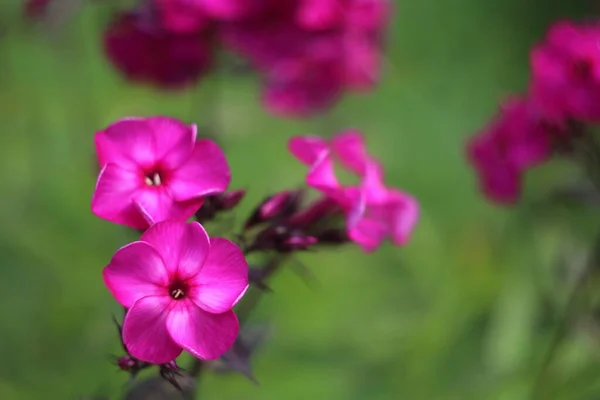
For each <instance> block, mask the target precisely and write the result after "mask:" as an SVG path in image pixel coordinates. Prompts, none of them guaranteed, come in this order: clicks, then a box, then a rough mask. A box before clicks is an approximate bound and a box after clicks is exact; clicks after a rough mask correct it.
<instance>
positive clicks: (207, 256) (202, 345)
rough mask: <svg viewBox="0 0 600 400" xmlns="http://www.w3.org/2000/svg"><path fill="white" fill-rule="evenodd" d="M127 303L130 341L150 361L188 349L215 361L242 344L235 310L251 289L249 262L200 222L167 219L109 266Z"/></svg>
mask: <svg viewBox="0 0 600 400" xmlns="http://www.w3.org/2000/svg"><path fill="white" fill-rule="evenodd" d="M103 276H104V282H105V283H106V286H107V287H108V289H109V290H110V292H111V293H112V295H113V296H114V297H115V299H116V300H117V301H118V302H119V303H120V304H121V305H122V306H124V307H126V308H127V309H128V310H127V314H126V316H125V320H124V323H123V342H124V344H125V346H126V347H127V350H128V351H129V353H131V355H132V356H134V357H135V358H138V359H140V360H142V361H146V362H150V363H154V364H162V363H167V362H170V361H172V360H174V359H175V358H177V356H179V354H180V353H181V351H182V350H186V351H188V352H189V353H191V354H192V355H194V356H195V357H198V358H201V359H207V360H212V359H216V358H219V357H220V356H222V355H223V354H224V353H225V352H226V351H227V350H228V349H229V348H230V347H231V346H232V345H233V343H234V341H235V339H236V337H237V335H238V331H239V324H238V320H237V318H236V316H235V314H234V313H233V311H232V310H231V309H232V307H233V306H234V305H235V304H236V303H237V302H238V301H239V300H240V298H241V297H242V296H243V294H244V292H245V291H246V289H247V287H248V264H247V263H246V260H245V259H244V255H243V254H242V251H241V250H240V249H239V248H238V247H237V246H236V245H235V244H234V243H232V242H230V241H229V240H226V239H221V238H212V239H211V238H209V237H208V235H207V233H206V231H205V230H204V228H203V227H202V225H200V224H199V223H197V222H192V223H187V224H186V223H184V222H177V221H164V222H159V223H157V224H155V225H153V226H152V227H150V228H149V229H148V230H147V231H146V232H145V233H144V234H143V235H142V237H141V240H140V241H138V242H133V243H130V244H128V245H126V246H124V247H122V248H120V249H119V250H118V251H117V252H116V253H115V255H114V256H113V258H112V260H111V261H110V264H108V265H107V266H106V267H105V268H104V271H103Z"/></svg>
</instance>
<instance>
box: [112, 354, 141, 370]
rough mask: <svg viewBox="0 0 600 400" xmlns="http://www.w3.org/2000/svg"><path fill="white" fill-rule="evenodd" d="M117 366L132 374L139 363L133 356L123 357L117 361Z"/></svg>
mask: <svg viewBox="0 0 600 400" xmlns="http://www.w3.org/2000/svg"><path fill="white" fill-rule="evenodd" d="M117 366H118V367H119V368H120V369H121V370H123V371H127V372H131V371H133V370H134V369H136V367H137V366H138V361H137V360H136V359H135V358H133V357H131V356H123V357H120V358H119V359H118V360H117Z"/></svg>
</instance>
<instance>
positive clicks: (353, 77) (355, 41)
mask: <svg viewBox="0 0 600 400" xmlns="http://www.w3.org/2000/svg"><path fill="white" fill-rule="evenodd" d="M269 10H270V12H269V13H264V14H263V15H262V17H261V16H257V17H256V18H251V19H248V20H244V21H242V22H240V23H232V24H228V25H226V26H224V27H223V29H222V34H223V37H224V40H225V42H226V44H227V45H228V46H230V47H232V48H233V49H234V50H236V51H238V52H239V53H241V54H243V55H244V56H245V57H247V58H248V59H249V60H251V62H252V64H253V65H254V66H255V67H256V68H257V70H258V71H259V72H260V73H261V75H262V76H263V78H264V79H263V80H264V85H265V86H264V91H263V96H262V99H263V102H264V103H265V105H266V108H267V109H268V110H269V111H271V112H272V113H274V114H277V115H282V116H291V117H306V116H310V115H314V114H316V113H318V112H320V111H324V110H327V109H328V108H330V107H332V106H333V105H334V104H335V103H336V102H337V101H338V100H339V99H340V98H341V97H342V95H343V94H344V92H345V91H347V90H348V89H350V90H361V91H363V90H368V89H371V88H372V87H373V86H374V85H375V84H376V83H377V81H378V78H379V64H380V58H381V53H382V47H383V36H384V32H385V30H386V28H387V15H388V14H389V3H388V2H387V1H384V0H319V1H314V0H303V1H300V2H287V3H284V4H278V6H277V7H275V6H271V7H270V8H269Z"/></svg>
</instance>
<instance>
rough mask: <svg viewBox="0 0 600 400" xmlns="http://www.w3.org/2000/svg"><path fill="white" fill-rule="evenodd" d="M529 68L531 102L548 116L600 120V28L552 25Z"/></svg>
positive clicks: (570, 24)
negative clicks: (530, 70)
mask: <svg viewBox="0 0 600 400" xmlns="http://www.w3.org/2000/svg"><path fill="white" fill-rule="evenodd" d="M531 68H532V82H531V92H532V94H533V100H534V101H535V102H536V103H537V104H539V105H540V106H541V107H542V108H543V110H544V112H545V113H546V114H547V115H548V116H549V117H551V118H558V119H564V118H571V119H575V120H579V121H581V122H598V121H600V25H575V24H572V23H570V22H559V23H557V24H555V25H554V26H553V27H552V28H551V29H550V31H549V32H548V35H547V36H546V39H545V41H544V42H543V43H542V44H540V45H539V46H537V47H536V48H535V49H534V50H533V52H532V53H531Z"/></svg>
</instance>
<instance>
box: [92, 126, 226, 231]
mask: <svg viewBox="0 0 600 400" xmlns="http://www.w3.org/2000/svg"><path fill="white" fill-rule="evenodd" d="M95 142H96V152H97V155H98V161H99V163H100V165H101V166H102V171H101V172H100V175H99V177H98V182H97V184H96V190H95V191H94V196H93V198H92V211H93V212H94V214H96V215H97V216H99V217H100V218H104V219H106V220H109V221H111V222H114V223H117V224H123V225H127V226H130V227H132V228H137V229H144V228H146V227H148V226H149V225H151V224H152V223H155V222H159V221H164V220H167V219H177V220H186V219H188V218H190V217H191V216H192V215H194V213H195V212H196V211H198V209H199V208H200V206H201V205H202V201H203V197H204V196H206V195H210V194H216V193H221V192H224V191H225V189H227V186H228V185H229V181H230V180H231V173H230V171H229V166H228V165H227V161H226V159H225V155H224V154H223V152H222V151H221V149H220V148H219V147H218V146H217V145H216V144H215V143H214V142H213V141H211V140H208V139H200V140H198V141H196V127H195V126H194V125H192V126H187V125H185V124H183V123H182V122H180V121H178V120H175V119H172V118H167V117H151V118H128V119H123V120H120V121H118V122H116V123H114V124H112V125H110V126H109V127H108V128H106V129H105V130H104V131H100V132H98V133H97V134H96V137H95Z"/></svg>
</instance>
